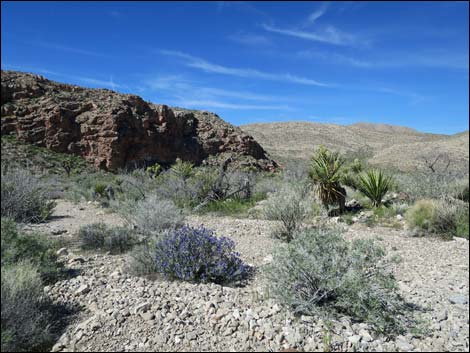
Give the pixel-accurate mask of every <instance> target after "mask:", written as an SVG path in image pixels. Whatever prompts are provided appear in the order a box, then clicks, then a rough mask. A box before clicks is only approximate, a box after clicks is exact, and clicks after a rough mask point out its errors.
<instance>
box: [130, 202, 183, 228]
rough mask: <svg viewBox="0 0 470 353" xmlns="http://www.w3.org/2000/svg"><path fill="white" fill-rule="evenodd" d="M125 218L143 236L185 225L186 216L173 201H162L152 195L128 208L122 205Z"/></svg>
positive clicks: (131, 204)
mask: <svg viewBox="0 0 470 353" xmlns="http://www.w3.org/2000/svg"><path fill="white" fill-rule="evenodd" d="M122 207H123V211H124V212H122V214H123V216H124V217H125V218H126V219H127V221H128V222H129V223H131V224H133V225H135V226H136V227H137V230H138V232H140V233H141V234H143V235H147V236H149V235H155V234H158V233H160V232H161V231H163V230H166V229H175V228H177V227H179V226H181V225H182V224H183V220H184V215H183V212H182V210H181V209H179V208H178V207H176V205H175V204H174V202H173V201H171V200H164V199H160V198H159V197H158V195H156V194H152V195H149V196H148V197H147V198H145V199H143V200H139V201H138V202H136V203H130V204H128V205H127V206H126V205H125V204H122Z"/></svg>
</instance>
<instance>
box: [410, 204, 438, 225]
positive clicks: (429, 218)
mask: <svg viewBox="0 0 470 353" xmlns="http://www.w3.org/2000/svg"><path fill="white" fill-rule="evenodd" d="M435 217H436V204H435V202H434V201H433V200H418V201H417V202H416V203H415V204H414V205H413V206H411V207H410V208H409V209H408V211H406V213H405V219H406V221H407V222H408V224H409V225H410V226H411V228H417V229H421V230H426V231H430V230H431V229H432V223H433V221H434V218H435Z"/></svg>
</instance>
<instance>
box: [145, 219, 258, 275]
mask: <svg viewBox="0 0 470 353" xmlns="http://www.w3.org/2000/svg"><path fill="white" fill-rule="evenodd" d="M154 249H155V253H154V254H155V255H154V256H155V257H154V258H155V267H156V269H157V272H158V273H160V274H162V275H163V276H165V277H166V278H170V279H179V280H184V281H191V282H213V283H217V284H230V283H240V282H241V281H243V280H245V279H246V278H247V277H248V275H249V272H250V267H249V266H248V265H246V264H244V263H243V261H242V260H241V259H240V257H239V254H238V253H236V252H235V251H234V249H235V243H234V242H233V241H232V240H231V239H229V238H226V237H220V238H218V237H216V236H215V234H214V232H213V231H211V230H208V229H206V228H204V227H202V226H201V227H200V228H192V227H189V226H184V227H181V228H179V229H176V230H173V231H171V232H169V233H167V234H163V235H161V236H160V237H159V238H158V240H157V242H156V244H155V247H154Z"/></svg>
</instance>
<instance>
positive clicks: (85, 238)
mask: <svg viewBox="0 0 470 353" xmlns="http://www.w3.org/2000/svg"><path fill="white" fill-rule="evenodd" d="M78 237H79V239H80V246H81V248H82V249H84V250H101V251H109V252H110V253H112V254H120V253H123V252H126V251H127V250H130V249H132V247H133V246H134V245H135V244H136V243H137V239H136V237H135V235H134V234H133V232H132V230H131V229H129V228H127V227H121V226H114V227H109V226H107V225H106V224H104V223H92V224H87V225H85V226H82V227H81V228H80V230H79V231H78Z"/></svg>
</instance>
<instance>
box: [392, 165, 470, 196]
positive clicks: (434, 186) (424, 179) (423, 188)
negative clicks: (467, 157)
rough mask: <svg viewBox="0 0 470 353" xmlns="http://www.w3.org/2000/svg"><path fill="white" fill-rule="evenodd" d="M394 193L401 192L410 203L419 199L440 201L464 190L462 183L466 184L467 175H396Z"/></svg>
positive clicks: (421, 173)
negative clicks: (406, 195)
mask: <svg viewBox="0 0 470 353" xmlns="http://www.w3.org/2000/svg"><path fill="white" fill-rule="evenodd" d="M394 179H395V181H396V191H403V192H405V193H407V194H408V195H409V196H410V199H411V201H417V200H419V199H436V200H439V199H442V198H445V197H449V196H455V195H456V194H458V193H460V192H461V191H462V190H464V188H463V185H462V183H466V184H468V174H467V175H462V174H458V173H453V172H452V173H451V172H448V173H431V172H415V173H407V174H405V173H398V174H396V175H395V176H394Z"/></svg>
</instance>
